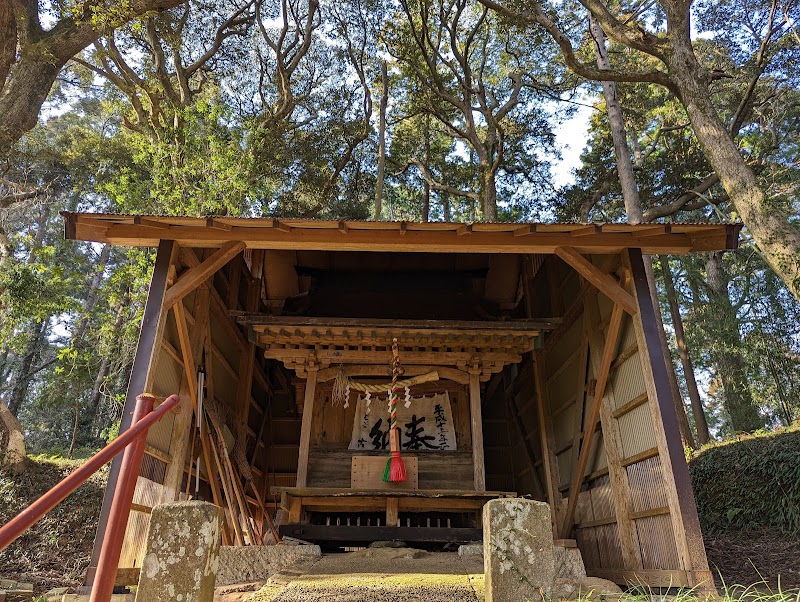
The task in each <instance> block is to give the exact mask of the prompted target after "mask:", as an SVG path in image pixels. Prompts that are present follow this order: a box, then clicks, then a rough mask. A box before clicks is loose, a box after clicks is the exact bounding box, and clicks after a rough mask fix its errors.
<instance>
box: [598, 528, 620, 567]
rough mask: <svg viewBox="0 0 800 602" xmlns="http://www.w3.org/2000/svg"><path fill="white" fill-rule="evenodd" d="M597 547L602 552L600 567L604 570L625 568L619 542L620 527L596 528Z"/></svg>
mask: <svg viewBox="0 0 800 602" xmlns="http://www.w3.org/2000/svg"><path fill="white" fill-rule="evenodd" d="M595 530H596V531H597V547H598V549H599V551H600V565H601V568H604V569H620V568H625V562H624V561H623V559H622V545H621V544H620V541H619V527H618V526H617V525H616V524H612V525H602V526H600V527H595Z"/></svg>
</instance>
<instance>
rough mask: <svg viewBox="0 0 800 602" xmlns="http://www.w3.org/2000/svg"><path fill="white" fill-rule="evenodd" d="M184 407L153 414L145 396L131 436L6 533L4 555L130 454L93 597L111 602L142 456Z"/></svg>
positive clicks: (172, 399)
mask: <svg viewBox="0 0 800 602" xmlns="http://www.w3.org/2000/svg"><path fill="white" fill-rule="evenodd" d="M179 403H180V398H179V397H178V396H177V395H170V396H169V397H167V399H166V400H165V401H164V403H162V404H160V405H159V406H158V408H156V409H155V410H153V405H154V404H155V397H153V396H152V395H149V394H146V393H145V394H142V395H139V396H138V397H137V398H136V407H135V409H134V411H133V419H132V422H131V426H130V428H129V429H128V430H126V431H125V432H124V433H122V434H121V435H120V436H119V437H117V438H116V439H115V440H114V441H112V442H111V443H109V444H108V445H107V446H106V447H104V448H103V449H101V450H100V451H99V452H97V453H96V454H95V455H94V456H92V457H91V458H90V459H89V460H88V461H87V462H86V463H85V464H84V465H83V466H81V467H80V468H79V469H78V470H76V471H75V472H73V473H72V474H70V475H69V476H67V477H66V478H65V479H64V480H62V481H61V482H60V483H58V484H57V485H56V486H55V487H53V488H52V489H51V490H50V491H48V492H47V493H45V494H44V495H43V496H42V497H40V498H39V499H38V500H36V501H35V502H34V503H33V504H31V505H30V506H28V507H27V508H26V509H25V510H23V511H22V512H20V513H19V514H18V515H17V516H16V517H14V518H13V519H11V520H10V521H9V522H8V523H6V524H5V525H3V527H2V528H0V552H2V551H3V550H5V549H6V548H7V547H8V546H10V545H11V544H12V543H13V542H14V541H15V540H16V539H17V538H19V537H20V536H21V535H22V534H23V533H25V531H27V530H28V529H30V528H31V527H32V526H33V525H34V524H35V523H36V522H37V521H39V520H40V519H41V518H42V517H43V516H44V515H45V514H47V513H48V512H50V510H52V509H53V508H55V507H56V506H57V505H58V504H59V503H60V502H62V501H63V500H64V498H66V497H67V496H68V495H70V494H71V493H72V492H73V491H75V490H76V489H77V488H78V487H79V486H80V485H81V484H83V483H84V482H85V481H86V480H87V479H88V478H89V477H91V476H92V475H93V474H94V473H95V472H97V471H98V470H100V468H102V467H103V466H104V465H105V464H107V463H108V462H109V461H110V460H111V459H112V458H114V456H116V455H117V454H118V453H120V452H121V451H122V450H123V449H124V450H125V455H124V456H123V457H122V465H121V467H120V472H119V479H118V481H117V487H116V490H115V491H114V499H113V501H112V503H111V512H110V513H109V517H108V525H107V527H106V530H105V536H104V537H103V548H102V551H101V553H100V561H99V563H98V566H97V573H96V576H95V580H94V586H93V587H92V595H91V597H90V602H107V601H108V600H110V599H111V594H112V593H113V590H114V580H115V578H116V573H117V565H118V564H119V557H120V554H121V553H122V542H123V538H124V537H125V528H126V527H127V524H128V516H129V515H130V511H131V503H132V501H133V492H134V489H135V488H136V480H137V479H138V477H139V470H140V468H141V464H142V456H143V455H144V448H145V438H146V436H147V431H148V430H149V429H150V427H151V426H153V425H154V424H155V423H156V422H158V421H159V420H161V419H162V418H163V417H164V416H165V415H166V414H167V413H168V412H169V411H171V410H172V409H174V408H175V407H177V405H178V404H179Z"/></svg>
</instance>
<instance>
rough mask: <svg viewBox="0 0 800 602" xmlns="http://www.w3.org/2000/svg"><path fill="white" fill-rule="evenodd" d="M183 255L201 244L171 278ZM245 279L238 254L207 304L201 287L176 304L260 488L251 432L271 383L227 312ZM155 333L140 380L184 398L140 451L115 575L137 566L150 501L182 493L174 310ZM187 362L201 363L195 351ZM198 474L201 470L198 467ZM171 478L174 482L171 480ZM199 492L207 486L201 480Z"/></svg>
mask: <svg viewBox="0 0 800 602" xmlns="http://www.w3.org/2000/svg"><path fill="white" fill-rule="evenodd" d="M184 253H195V254H196V257H197V259H199V260H202V259H203V257H204V255H203V250H201V249H196V250H187V249H181V250H180V253H178V259H177V261H176V264H175V266H176V270H175V272H174V275H173V276H172V278H173V280H174V279H176V278H177V277H179V275H180V274H181V273H182V271H183V270H185V269H188V267H189V265H190V264H191V262H189V261H186V256H185V255H182V254H184ZM206 254H208V253H206ZM181 258H183V259H181ZM249 280H250V272H249V269H248V267H247V264H246V262H245V261H244V260H243V257H242V255H239V256H238V257H236V258H234V259H233V260H232V261H231V262H230V263H229V264H228V265H227V266H226V267H225V268H223V269H222V270H220V271H219V272H217V273H216V274H215V276H214V277H213V279H212V281H213V282H211V286H209V287H208V293H207V297H208V304H207V306H205V305H203V304H201V303H199V302H198V301H199V299H200V297H201V296H202V295H203V293H201V292H200V290H201V289H198V290H197V291H195V292H193V293H190V294H189V295H187V296H186V297H185V298H184V299H183V301H182V303H183V304H184V309H185V311H186V319H187V322H188V326H189V334H190V337H191V338H194V337H195V336H199V337H200V340H202V339H203V338H206V340H207V343H206V358H205V360H206V371H207V382H209V381H210V382H209V385H210V386H209V395H213V396H214V399H215V400H216V401H217V402H218V403H219V404H220V405H221V406H222V407H224V408H225V414H226V415H227V416H230V417H237V418H238V419H241V420H242V421H243V423H244V432H245V433H246V438H247V442H246V450H247V452H246V453H247V457H248V459H250V460H251V463H252V471H253V474H254V480H255V484H256V486H257V487H258V488H259V490H260V491H262V492H263V491H265V490H266V488H267V482H266V479H265V473H266V470H265V466H266V465H267V462H266V461H267V450H266V449H265V444H264V442H263V436H262V437H261V439H259V438H258V435H259V433H260V431H261V425H262V423H263V422H264V420H265V417H266V415H267V414H266V411H267V408H268V403H269V400H270V398H271V395H272V393H271V387H270V385H269V381H268V378H267V375H266V372H265V368H264V362H263V360H262V359H259V358H258V355H260V354H258V353H257V352H256V350H255V349H253V348H251V346H250V344H249V343H248V341H247V340H246V338H245V337H244V335H243V334H242V332H241V330H240V328H239V326H238V325H236V324H235V322H233V320H232V319H231V318H230V316H229V313H228V312H229V310H230V309H244V308H245V303H246V302H247V299H248V297H247V289H248V286H247V283H248V281H249ZM258 282H259V284H257V285H255V284H251V285H250V286H259V287H260V281H258ZM253 294H255V293H253ZM250 298H251V299H252V298H253V297H252V296H251V297H250ZM204 310H205V311H207V312H208V315H207V316H201V315H200V314H199V313H198V312H200V311H204ZM198 323H200V324H203V323H205V324H207V326H206V328H207V332H206V333H205V335H204V334H203V333H197V332H196V331H195V330H194V326H195V324H198ZM160 331H161V333H160V336H159V337H157V340H158V351H157V354H156V361H155V362H154V368H153V370H152V371H151V373H150V374H148V378H147V382H148V383H149V385H150V392H151V393H153V394H154V395H156V396H158V397H167V396H168V395H171V394H172V393H175V392H180V393H181V395H182V400H183V403H182V405H181V412H180V413H179V414H176V415H169V416H167V417H166V418H164V419H163V420H162V421H161V422H159V423H158V424H156V425H155V426H153V427H152V428H151V429H150V431H149V433H148V437H147V445H146V448H145V456H144V460H143V462H142V469H141V471H140V476H139V479H138V482H137V486H136V491H135V493H134V500H133V506H132V512H131V515H130V519H129V521H128V528H127V530H126V533H125V539H124V543H123V549H122V555H121V557H120V564H119V566H120V567H121V570H120V574H123V573H124V571H123V570H122V569H132V568H138V567H140V566H141V560H142V557H143V554H144V546H145V543H146V537H147V528H148V525H149V519H150V512H151V510H152V508H153V507H154V506H156V505H157V504H160V503H164V502H168V501H173V500H175V499H180V498H181V497H182V495H183V493H182V492H183V489H184V483H185V481H184V478H185V471H186V470H187V469H188V465H189V453H190V447H189V445H188V441H189V440H190V435H191V433H193V432H194V429H195V418H194V412H193V411H192V410H191V405H192V402H191V400H190V399H189V398H188V391H187V387H186V375H185V370H184V366H183V360H182V356H181V352H180V341H179V338H178V333H177V327H176V322H175V318H174V313H173V312H171V311H170V312H167V313H165V314H164V313H162V317H161V321H160ZM251 353H252V366H253V370H252V376H251V377H250V378H251V382H250V383H249V384H250V386H249V387H247V384H245V383H243V382H241V381H242V379H243V378H246V377H247V376H246V371H247V370H248V364H249V362H250V360H249V355H250V354H251ZM194 359H195V361H196V362H198V363H199V362H200V356H199V355H198V356H197V357H195V358H194ZM195 371H196V367H193V368H192V372H195ZM248 374H249V373H248ZM240 387H244V388H247V389H249V394H245V393H243V392H242V390H241V389H240ZM226 430H230V429H226ZM229 435H230V437H229V445H230V446H231V448H232V446H233V436H234V435H235V433H229ZM173 463H178V464H179V465H180V466H179V467H178V466H172V465H173ZM202 472H203V474H205V472H206V471H205V469H204V470H203V471H202ZM168 475H172V476H171V477H169V476H168ZM170 478H172V479H173V481H174V482H172V483H170V482H169V480H170ZM192 489H193V485H192ZM202 489H203V488H201V490H202ZM204 489H205V490H206V491H207V490H208V488H207V485H205V487H204ZM262 495H263V493H262ZM248 502H249V503H250V504H254V503H255V500H253V499H252V495H250V496H248Z"/></svg>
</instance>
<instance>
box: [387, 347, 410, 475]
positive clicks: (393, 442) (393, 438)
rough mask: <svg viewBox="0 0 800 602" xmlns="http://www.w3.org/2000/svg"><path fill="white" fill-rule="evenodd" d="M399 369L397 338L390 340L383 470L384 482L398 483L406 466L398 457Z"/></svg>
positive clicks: (404, 473)
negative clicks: (389, 369) (387, 407)
mask: <svg viewBox="0 0 800 602" xmlns="http://www.w3.org/2000/svg"><path fill="white" fill-rule="evenodd" d="M399 369H400V354H399V352H398V350H397V339H394V341H393V342H392V389H391V391H390V393H389V451H390V455H389V459H388V460H387V461H386V468H384V470H383V481H384V482H385V483H400V482H402V481H405V480H406V467H405V464H403V459H402V458H401V457H400V433H399V432H398V430H397V389H398V385H397V377H398V376H399V374H398V373H399V371H400V370H399Z"/></svg>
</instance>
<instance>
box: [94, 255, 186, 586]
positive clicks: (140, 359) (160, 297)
mask: <svg viewBox="0 0 800 602" xmlns="http://www.w3.org/2000/svg"><path fill="white" fill-rule="evenodd" d="M176 249H177V245H176V244H175V241H173V240H162V241H160V242H159V245H158V253H157V255H156V263H155V266H154V268H153V276H152V278H151V279H150V290H149V291H148V293H147V303H146V304H145V306H144V316H143V317H142V325H141V327H140V329H139V343H138V344H137V346H136V355H135V356H134V359H133V368H132V369H131V378H130V381H129V382H128V391H127V393H126V395H125V406H124V408H123V410H122V420H121V423H120V427H119V430H120V432H124V431H126V430H127V429H128V428H129V427H130V425H131V417H132V415H133V408H134V406H135V405H136V396H137V395H139V394H141V393H144V392H147V389H148V388H149V387H150V386H151V385H152V379H153V373H154V370H153V368H154V365H155V361H156V358H157V357H158V353H157V352H158V348H159V346H160V345H161V338H162V336H163V334H164V323H165V321H166V320H165V318H164V314H165V311H166V310H165V308H164V294H165V293H166V291H167V276H168V273H169V268H170V265H172V261H173V259H174V254H175V250H176ZM121 463H122V455H119V456H117V457H116V458H114V460H113V461H112V462H111V470H110V471H109V474H108V485H106V490H105V494H104V496H103V505H102V507H101V509H100V519H99V520H98V523H97V533H96V534H95V537H94V548H93V549H92V560H91V562H90V563H89V568H87V569H86V578H85V580H84V584H85V585H87V586H90V585H92V584H93V583H94V574H95V571H96V569H97V562H98V560H99V558H100V548H101V547H102V545H103V537H104V536H105V531H106V523H107V522H108V514H109V512H110V510H111V500H112V499H113V497H114V491H115V489H116V486H117V479H118V478H119V468H120V464H121Z"/></svg>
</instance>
